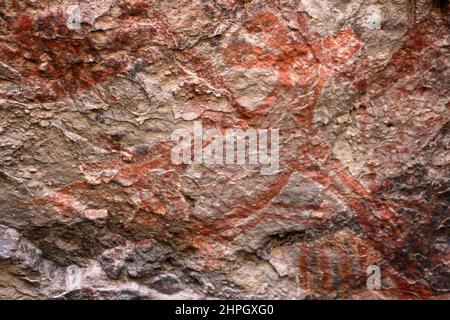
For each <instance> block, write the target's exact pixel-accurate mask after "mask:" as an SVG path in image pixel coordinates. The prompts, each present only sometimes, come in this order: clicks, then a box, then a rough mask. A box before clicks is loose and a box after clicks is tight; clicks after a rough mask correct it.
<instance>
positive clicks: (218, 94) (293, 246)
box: [0, 0, 450, 299]
mask: <svg viewBox="0 0 450 320" xmlns="http://www.w3.org/2000/svg"><path fill="white" fill-rule="evenodd" d="M76 3H77V2H76V1H69V0H57V1H50V0H39V1H36V0H21V1H17V0H2V1H0V57H1V58H0V298H2V299H7V298H9V299H24V298H26V299H30V298H31V299H44V298H53V299H111V298H121V299H138V298H139V299H174V298H188V299H197V298H286V299H305V298H331V299H333V298H337V299H340V298H368V299H384V298H393V299H397V298H401V299H416V298H425V299H443V298H450V295H449V288H450V271H449V258H450V238H449V231H450V229H449V228H450V224H449V223H450V219H449V218H450V215H449V213H450V211H449V204H450V189H449V188H450V172H449V165H450V99H449V97H450V81H449V80H450V69H449V67H450V52H449V45H450V33H449V27H450V12H449V2H448V1H431V0H409V1H408V0H395V1H392V0H389V1H388V0H379V1H375V0H368V1H367V0H366V1H362V0H333V1H331V0H330V1H326V0H323V1H322V0H321V1H318V0H267V1H263V0H253V1H252V0H211V1H206V0H162V1H156V0H154V1H153V0H149V1H144V0H80V1H79V2H78V3H79V6H80V11H81V27H80V28H79V29H78V28H69V27H68V25H67V20H68V18H69V17H68V13H67V8H68V6H69V5H74V4H76ZM374 8H375V9H374ZM374 10H375V11H374ZM377 10H379V12H380V13H381V21H380V24H379V25H377V23H376V21H375V23H373V21H372V20H371V19H372V18H373V15H374V14H375V15H376V13H377ZM374 12H375V13H374ZM371 21H372V22H371ZM371 23H372V24H371ZM195 120H201V121H202V123H203V126H205V127H211V128H221V129H226V128H243V129H245V128H279V129H280V148H281V149H280V168H279V170H278V171H277V172H276V173H275V174H272V175H261V174H260V171H259V168H258V166H257V165H205V164H192V165H174V164H173V163H172V161H171V158H170V152H171V148H172V147H173V142H172V141H171V134H172V132H173V131H174V130H175V129H176V128H180V127H190V126H191V125H192V123H193V121H195ZM369 265H375V266H378V267H379V268H380V271H381V280H382V286H381V288H380V289H373V290H372V289H368V287H367V286H366V281H367V273H366V272H367V268H368V266H369Z"/></svg>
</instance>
